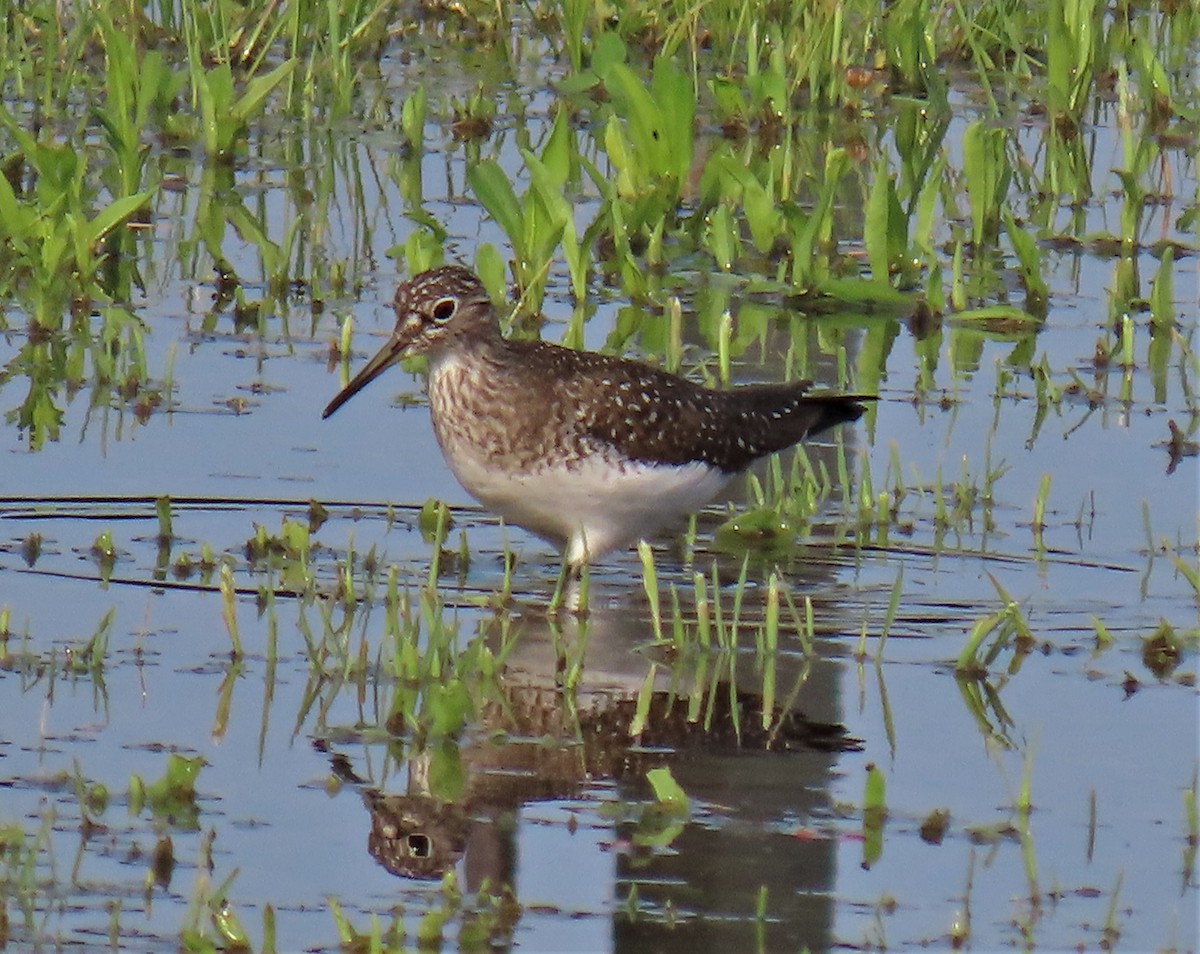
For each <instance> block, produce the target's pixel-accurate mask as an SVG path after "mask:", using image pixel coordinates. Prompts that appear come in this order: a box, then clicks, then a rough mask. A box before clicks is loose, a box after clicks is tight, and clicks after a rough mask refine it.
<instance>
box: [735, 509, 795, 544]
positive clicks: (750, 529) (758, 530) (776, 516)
mask: <svg viewBox="0 0 1200 954" xmlns="http://www.w3.org/2000/svg"><path fill="white" fill-rule="evenodd" d="M795 537H796V527H795V525H794V524H793V523H792V522H791V521H790V520H788V518H787V517H785V516H783V515H782V514H780V513H779V511H777V510H774V509H773V508H771V507H762V508H759V509H758V510H749V511H747V512H746V513H741V514H738V515H737V516H736V517H733V518H731V519H729V520H726V521H725V522H724V523H723V524H721V526H720V527H718V528H717V543H718V545H720V546H723V547H727V546H728V547H771V546H779V545H782V546H786V545H787V544H789V543H791V542H792V540H794V539H795Z"/></svg>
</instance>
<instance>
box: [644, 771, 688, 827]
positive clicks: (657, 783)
mask: <svg viewBox="0 0 1200 954" xmlns="http://www.w3.org/2000/svg"><path fill="white" fill-rule="evenodd" d="M646 781H647V782H649V783H650V787H651V788H652V789H653V790H654V798H655V799H656V800H657V802H658V804H659V806H661V807H663V808H667V809H670V810H671V811H672V812H676V813H678V814H680V815H686V814H687V812H688V797H687V793H686V792H684V790H683V789H682V788H681V787H680V786H679V783H678V782H677V781H675V776H674V775H672V774H671V770H670V769H669V768H666V767H663V768H656V769H651V770H650V771H649V772H647V773H646Z"/></svg>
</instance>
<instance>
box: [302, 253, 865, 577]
mask: <svg viewBox="0 0 1200 954" xmlns="http://www.w3.org/2000/svg"><path fill="white" fill-rule="evenodd" d="M395 308H396V327H395V330H394V331H393V332H392V336H391V338H390V339H388V342H387V344H385V345H384V346H383V347H382V348H381V349H380V350H379V352H378V353H377V354H376V355H375V357H373V358H371V360H370V361H368V362H367V364H366V366H365V367H363V369H362V370H361V371H359V372H358V374H356V375H355V376H354V378H353V380H351V381H350V383H349V384H347V385H346V387H345V388H343V389H342V390H341V392H339V393H338V395H337V396H336V397H335V398H334V399H333V400H332V401H330V402H329V405H328V406H327V407H326V408H325V411H324V413H323V414H322V415H321V416H322V417H329V415H330V414H332V413H333V412H334V411H336V410H337V409H338V408H339V407H341V406H342V405H343V404H345V403H346V402H347V401H348V400H350V398H351V397H353V396H354V395H355V394H356V393H358V391H360V390H361V389H362V388H363V387H365V386H366V385H367V384H368V383H370V382H371V381H373V380H374V379H375V378H376V377H378V376H379V375H380V374H381V373H382V372H383V371H385V370H386V369H387V368H389V367H391V366H392V365H393V364H395V363H397V362H398V361H400V360H402V359H404V358H409V357H413V356H415V355H421V354H423V355H426V356H427V357H428V360H429V381H428V392H429V409H430V412H431V414H432V417H433V429H434V432H435V433H436V435H437V440H438V444H440V445H441V448H442V454H443V455H444V456H445V458H446V463H447V464H449V465H450V469H451V470H452V471H453V472H454V476H455V477H457V478H458V481H459V483H461V484H462V485H463V487H465V488H466V489H467V490H468V491H469V492H470V493H471V495H472V496H474V497H475V498H476V499H477V500H479V501H480V502H481V503H482V504H483V505H484V506H486V507H487V508H488V509H490V510H492V511H494V512H495V513H497V514H499V515H500V516H502V517H503V518H504V519H505V520H506V521H508V522H509V523H514V524H516V525H517V526H520V527H524V528H525V529H527V530H530V531H532V532H533V533H535V534H537V535H538V536H540V537H543V538H545V539H547V540H549V541H551V542H553V543H555V544H556V545H558V546H560V547H564V548H565V552H566V558H567V562H568V563H569V564H570V565H571V566H572V567H574V568H579V567H580V566H582V565H583V564H584V563H587V562H588V561H589V560H594V559H596V558H598V557H600V556H602V555H603V554H605V553H608V552H610V551H612V550H615V549H618V548H620V547H624V546H628V545H629V544H630V543H632V542H634V541H635V540H638V539H639V538H642V537H646V536H648V535H650V534H652V533H653V532H654V531H655V530H656V529H658V528H660V527H662V526H663V525H664V524H666V523H668V522H670V521H672V520H674V519H676V518H678V517H682V516H684V515H686V514H688V513H691V512H692V511H694V510H696V509H698V508H700V507H702V506H703V505H704V504H706V503H708V502H709V501H710V500H712V498H713V497H714V496H716V494H717V493H718V492H719V491H720V489H721V488H722V487H723V486H724V485H725V484H726V483H727V482H728V481H729V480H731V479H732V478H733V477H734V476H736V475H737V474H738V473H740V472H741V471H743V470H745V469H746V468H747V467H749V466H750V465H751V464H752V463H753V462H754V461H756V460H758V459H759V458H760V457H765V456H766V455H768V454H771V453H774V452H775V451H778V450H782V449H784V448H786V447H790V446H791V445H793V444H795V443H797V442H799V441H801V440H803V439H804V438H806V437H808V436H809V435H812V434H816V433H819V432H820V431H823V430H825V429H827V428H830V427H833V426H834V425H837V424H841V423H843V422H844V421H853V420H856V419H857V418H858V417H859V416H861V415H862V413H863V410H864V408H863V405H862V404H861V403H860V402H861V401H862V400H863V398H861V397H856V396H853V395H837V394H816V395H814V394H809V393H808V392H809V388H810V382H808V381H794V382H791V383H787V384H760V385H749V386H744V387H736V388H732V389H730V390H725V391H718V390H713V389H711V388H706V387H704V386H702V385H699V384H696V383H694V382H692V381H689V380H687V379H686V378H681V377H679V376H678V375H675V374H671V373H669V372H667V371H665V370H663V369H661V368H656V367H652V366H651V365H648V364H643V363H641V362H639V361H634V360H631V359H628V358H621V357H616V356H613V355H606V354H597V353H595V352H589V351H575V350H573V349H571V348H564V347H562V346H560V345H554V344H550V343H548V342H545V341H522V340H510V339H507V338H505V337H504V336H503V335H502V334H501V333H500V324H499V321H498V318H497V315H496V310H495V308H494V306H493V305H492V301H491V298H490V297H489V296H488V293H487V291H486V290H485V289H484V287H483V283H482V282H480V280H479V279H478V278H477V277H476V276H475V275H474V274H473V273H472V272H470V271H469V270H467V269H465V268H461V267H458V266H454V265H450V266H446V267H443V268H435V269H433V270H432V271H427V272H423V273H421V274H420V275H417V276H416V277H415V278H411V279H409V280H408V281H406V282H403V283H402V284H401V285H400V287H399V288H398V289H396V301H395Z"/></svg>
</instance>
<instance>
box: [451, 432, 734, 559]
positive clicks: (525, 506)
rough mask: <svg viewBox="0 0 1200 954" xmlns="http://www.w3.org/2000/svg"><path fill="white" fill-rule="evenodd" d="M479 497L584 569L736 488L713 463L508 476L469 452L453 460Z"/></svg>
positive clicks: (607, 464) (591, 466)
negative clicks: (561, 548) (589, 562)
mask: <svg viewBox="0 0 1200 954" xmlns="http://www.w3.org/2000/svg"><path fill="white" fill-rule="evenodd" d="M446 458H447V463H449V465H450V468H451V470H453V471H454V475H455V476H456V477H457V478H458V480H459V482H460V483H461V484H462V485H463V487H465V488H466V489H467V490H468V491H469V492H470V493H471V495H472V496H474V497H475V498H476V499H477V500H479V502H480V503H482V504H483V505H484V506H485V507H487V508H488V509H489V510H492V511H493V512H495V513H497V514H499V515H500V516H502V517H503V518H504V519H505V520H506V521H507V522H509V523H513V524H516V525H517V526H519V527H524V528H525V529H526V530H529V531H532V532H533V533H536V534H537V535H538V536H540V537H544V538H545V539H547V540H550V541H553V542H554V543H556V544H558V545H559V546H565V548H566V556H567V560H568V561H569V562H571V563H583V562H586V561H587V560H588V559H595V558H597V557H600V556H602V555H604V554H605V553H608V552H609V551H611V550H615V549H618V548H620V547H624V546H628V545H629V544H630V543H633V542H634V541H635V540H639V539H641V538H643V537H647V536H650V535H651V534H653V533H654V532H655V531H656V530H658V529H659V528H661V527H662V526H664V525H665V524H668V523H670V522H672V521H674V520H677V519H679V518H681V517H683V516H685V515H687V514H689V513H692V512H693V511H695V510H697V509H699V508H700V507H703V506H704V505H705V504H706V503H708V502H709V501H710V500H712V499H713V497H715V496H716V495H717V494H718V493H719V492H720V490H721V488H722V487H723V486H725V484H726V483H727V482H728V481H729V477H728V475H726V474H723V473H721V472H720V471H719V470H716V469H714V468H712V467H709V466H708V465H707V464H699V463H694V464H687V465H685V466H683V467H662V466H656V465H653V464H643V463H628V462H627V463H624V464H623V465H618V464H615V463H613V462H611V461H609V460H605V459H600V458H589V459H587V460H583V461H578V462H575V463H572V464H570V465H565V464H564V465H558V466H552V467H543V468H541V469H540V470H536V471H526V472H519V473H505V472H503V471H500V470H497V469H496V468H493V467H489V466H487V464H486V462H482V461H479V460H476V459H473V458H472V455H470V454H465V453H461V452H459V453H448V454H447V455H446Z"/></svg>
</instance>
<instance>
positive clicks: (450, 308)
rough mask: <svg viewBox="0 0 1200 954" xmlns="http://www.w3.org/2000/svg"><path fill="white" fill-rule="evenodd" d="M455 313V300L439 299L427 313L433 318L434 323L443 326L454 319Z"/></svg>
mask: <svg viewBox="0 0 1200 954" xmlns="http://www.w3.org/2000/svg"><path fill="white" fill-rule="evenodd" d="M456 311H458V299H457V298H439V299H438V300H437V301H435V302H434V303H433V308H432V309H430V312H429V313H430V314H431V315H432V316H433V320H434V321H436V322H439V323H442V324H444V323H446V322H447V321H449V320H450V319H451V318H453V317H454V313H455V312H456Z"/></svg>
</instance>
